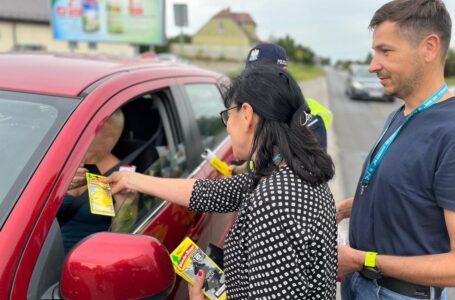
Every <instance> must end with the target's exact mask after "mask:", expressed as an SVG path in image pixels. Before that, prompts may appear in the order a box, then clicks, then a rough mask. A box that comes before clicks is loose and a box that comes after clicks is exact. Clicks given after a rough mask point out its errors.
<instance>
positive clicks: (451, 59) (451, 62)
mask: <svg viewBox="0 0 455 300" xmlns="http://www.w3.org/2000/svg"><path fill="white" fill-rule="evenodd" d="M444 75H445V76H446V77H452V76H455V50H454V49H449V52H448V53H447V60H446V65H445V67H444Z"/></svg>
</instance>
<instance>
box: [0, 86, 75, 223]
mask: <svg viewBox="0 0 455 300" xmlns="http://www.w3.org/2000/svg"><path fill="white" fill-rule="evenodd" d="M2 94H3V95H5V96H7V95H11V98H6V97H4V96H2ZM58 100H60V102H58ZM64 102H65V103H66V104H67V107H66V108H63V107H65V106H64V104H65V103H64ZM72 103H75V101H64V100H62V99H57V97H51V96H41V95H33V94H21V93H10V92H2V93H1V94H0V141H1V142H0V166H1V168H0V227H1V225H2V223H3V221H4V219H5V218H6V216H7V215H8V213H9V209H11V207H12V206H13V204H14V203H13V202H14V201H15V200H16V199H17V197H18V196H19V194H20V193H21V192H22V189H23V188H24V187H25V185H26V183H27V181H28V179H29V178H30V176H31V175H32V174H33V172H34V170H35V168H36V166H37V165H38V163H39V162H40V161H41V159H42V156H43V155H44V154H45V152H46V150H47V148H48V147H49V145H50V144H51V142H52V140H53V139H54V137H55V135H56V134H57V132H58V130H59V129H60V127H61V126H62V124H63V122H64V121H65V120H66V118H67V117H68V115H69V113H70V111H71V110H72V109H73V108H74V106H73V104H72ZM76 103H77V102H76ZM7 202H8V203H7Z"/></svg>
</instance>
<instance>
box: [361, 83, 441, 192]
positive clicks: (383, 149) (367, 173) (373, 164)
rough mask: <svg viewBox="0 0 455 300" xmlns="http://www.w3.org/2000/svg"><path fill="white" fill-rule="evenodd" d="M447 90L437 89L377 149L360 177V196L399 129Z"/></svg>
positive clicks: (388, 126)
mask: <svg viewBox="0 0 455 300" xmlns="http://www.w3.org/2000/svg"><path fill="white" fill-rule="evenodd" d="M447 90H448V88H447V85H446V84H445V83H444V84H443V85H442V86H441V87H440V88H439V89H437V90H436V91H435V92H434V93H433V94H432V95H431V96H430V97H428V98H427V99H425V101H423V102H422V103H421V104H420V105H419V106H417V107H416V108H415V109H414V110H413V111H412V112H411V113H410V114H409V115H408V116H407V117H406V118H405V119H404V121H403V124H401V125H400V127H398V128H397V129H396V130H395V132H394V133H392V135H391V136H390V137H389V138H388V139H387V140H386V141H385V142H384V144H383V145H382V146H381V147H380V148H379V150H378V152H376V154H375V155H374V158H373V159H371V157H370V161H369V162H368V165H367V167H366V168H365V171H364V173H363V176H362V180H361V184H362V186H361V194H363V192H364V190H365V189H366V188H367V186H368V184H369V183H370V180H371V177H372V176H373V174H374V173H375V172H376V170H377V169H378V167H379V164H380V163H381V161H382V160H383V158H384V156H385V154H386V152H387V150H389V147H390V145H392V143H393V141H394V140H395V138H396V137H397V136H398V133H400V130H401V128H403V126H404V125H405V124H406V123H407V122H408V121H409V120H410V119H411V118H412V117H413V116H415V115H416V114H418V113H419V112H422V111H424V110H426V109H428V108H429V107H430V106H432V105H433V104H435V103H436V102H437V101H438V100H439V99H440V98H441V97H442V96H444V94H445V93H446V92H447ZM398 112H399V111H398ZM398 112H397V113H398ZM397 113H396V114H395V116H394V117H393V119H392V120H391V121H390V123H389V124H388V125H387V128H386V129H385V130H384V131H383V132H382V134H381V136H380V137H379V139H378V141H377V142H376V145H375V146H374V148H373V149H375V148H376V147H377V146H378V145H379V143H380V142H381V140H382V138H383V137H384V135H385V134H386V132H387V130H388V129H389V128H390V125H391V124H392V122H393V120H394V119H395V117H396V116H397Z"/></svg>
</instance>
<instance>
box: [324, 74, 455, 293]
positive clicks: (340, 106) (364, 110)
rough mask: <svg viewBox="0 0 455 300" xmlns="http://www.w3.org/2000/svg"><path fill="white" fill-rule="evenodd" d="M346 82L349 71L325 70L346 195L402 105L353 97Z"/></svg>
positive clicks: (340, 182)
mask: <svg viewBox="0 0 455 300" xmlns="http://www.w3.org/2000/svg"><path fill="white" fill-rule="evenodd" d="M345 81H346V72H344V71H340V70H336V69H333V68H328V69H327V70H326V85H327V93H328V98H329V105H330V109H331V110H332V113H333V115H334V119H333V124H332V129H331V130H332V136H334V138H335V145H332V147H331V151H332V152H333V153H331V154H332V155H334V154H335V155H336V157H334V160H335V164H336V167H337V168H336V172H337V178H338V180H337V181H338V185H341V186H339V187H338V188H337V190H339V191H341V192H339V193H341V194H342V196H343V197H347V196H351V195H353V194H354V192H355V189H356V186H357V182H358V180H359V177H360V172H361V168H362V164H363V162H364V159H365V157H366V155H367V154H368V151H369V150H370V149H371V147H372V146H373V145H374V143H375V142H376V139H377V138H378V137H379V135H380V132H381V131H382V129H383V126H384V123H385V120H386V118H387V116H388V114H389V113H390V112H392V111H393V110H394V109H396V108H398V107H399V106H401V105H402V104H403V103H402V101H401V100H399V99H397V100H396V101H395V102H394V103H388V102H380V101H359V100H351V99H349V98H348V97H347V96H346V95H345V93H344V88H345ZM329 138H330V137H329ZM329 142H330V141H329ZM329 152H330V149H329ZM334 195H336V193H334ZM337 200H339V199H337ZM447 299H448V300H455V289H454V288H452V289H448V293H447Z"/></svg>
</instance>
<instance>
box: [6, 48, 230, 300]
mask: <svg viewBox="0 0 455 300" xmlns="http://www.w3.org/2000/svg"><path fill="white" fill-rule="evenodd" d="M0 70H1V72H0V299H62V298H63V299H84V300H86V299H142V298H144V299H145V298H148V299H174V298H175V299H186V298H187V285H186V283H185V282H184V281H183V280H180V278H176V276H175V274H174V271H173V269H172V265H171V262H170V259H169V256H168V251H172V250H173V249H174V248H175V247H176V246H177V245H178V244H179V243H180V242H181V241H182V240H183V239H184V237H185V236H190V237H191V238H192V239H193V240H194V241H196V242H197V243H198V244H199V245H200V246H201V248H203V249H205V247H207V246H208V244H209V243H212V244H214V245H217V246H219V247H222V246H223V245H222V243H223V240H224V237H225V235H226V233H227V230H228V228H229V226H230V224H232V222H233V218H234V215H232V214H225V215H215V214H196V213H190V212H188V211H187V209H186V208H184V207H179V206H176V205H173V204H170V203H168V202H167V201H165V199H157V198H153V197H147V196H145V195H142V196H143V199H142V200H143V205H142V206H141V209H140V211H139V213H138V214H137V217H136V219H135V222H134V225H133V227H132V229H131V230H130V232H131V233H115V232H102V233H96V234H94V235H92V236H90V237H88V238H86V239H84V240H82V241H81V242H79V243H78V244H77V245H76V246H75V247H74V248H73V249H72V250H71V251H70V252H69V254H68V255H67V256H66V257H65V254H64V251H63V246H62V237H61V232H60V228H59V223H58V222H57V220H56V214H57V210H58V209H59V206H60V204H61V202H62V199H63V197H64V196H65V193H66V191H67V189H68V186H69V184H70V182H71V180H72V177H73V174H74V173H75V172H76V170H77V168H78V165H79V164H80V162H81V161H82V160H83V157H84V154H85V152H86V151H87V149H88V147H89V145H90V143H91V141H92V140H93V138H94V136H95V134H96V132H97V131H98V130H99V128H100V127H101V126H102V124H103V123H104V121H105V120H106V119H107V118H108V116H109V115H110V114H112V113H113V112H114V111H115V110H117V109H118V108H120V107H121V108H122V110H123V113H124V115H125V128H124V130H123V133H122V136H121V138H120V141H119V142H118V143H117V145H116V148H115V149H114V153H115V154H116V155H118V156H119V158H122V157H125V156H127V155H128V154H129V153H131V152H134V150H135V149H137V148H139V147H140V146H141V145H143V144H145V143H146V142H148V141H149V140H150V139H152V137H153V139H154V140H153V143H151V145H152V146H149V147H147V148H146V150H144V151H143V153H141V155H139V157H137V158H136V159H135V161H134V164H135V165H137V167H138V168H139V171H140V172H144V173H148V174H152V175H155V176H163V177H182V178H184V177H195V178H215V177H218V176H219V175H218V174H217V173H216V172H215V171H214V169H213V168H212V167H211V166H210V165H208V164H207V163H206V162H204V161H203V160H202V158H201V153H202V152H203V150H204V149H206V148H209V149H212V150H215V152H216V154H217V155H218V156H219V157H220V158H221V159H223V160H225V161H230V160H232V159H233V157H232V149H231V146H230V142H229V139H228V138H227V134H226V131H225V128H224V127H223V125H222V123H221V121H220V120H219V112H220V111H221V110H223V109H224V106H223V103H222V97H221V90H222V85H221V84H222V83H225V82H226V80H227V79H226V78H225V77H224V76H222V75H220V74H217V73H214V72H210V71H206V70H202V69H198V68H196V67H192V66H188V65H179V64H170V63H163V62H157V61H153V60H150V59H145V58H130V59H115V58H112V57H104V56H97V57H93V56H91V57H90V56H75V55H64V54H46V53H42V54H1V55H0Z"/></svg>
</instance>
